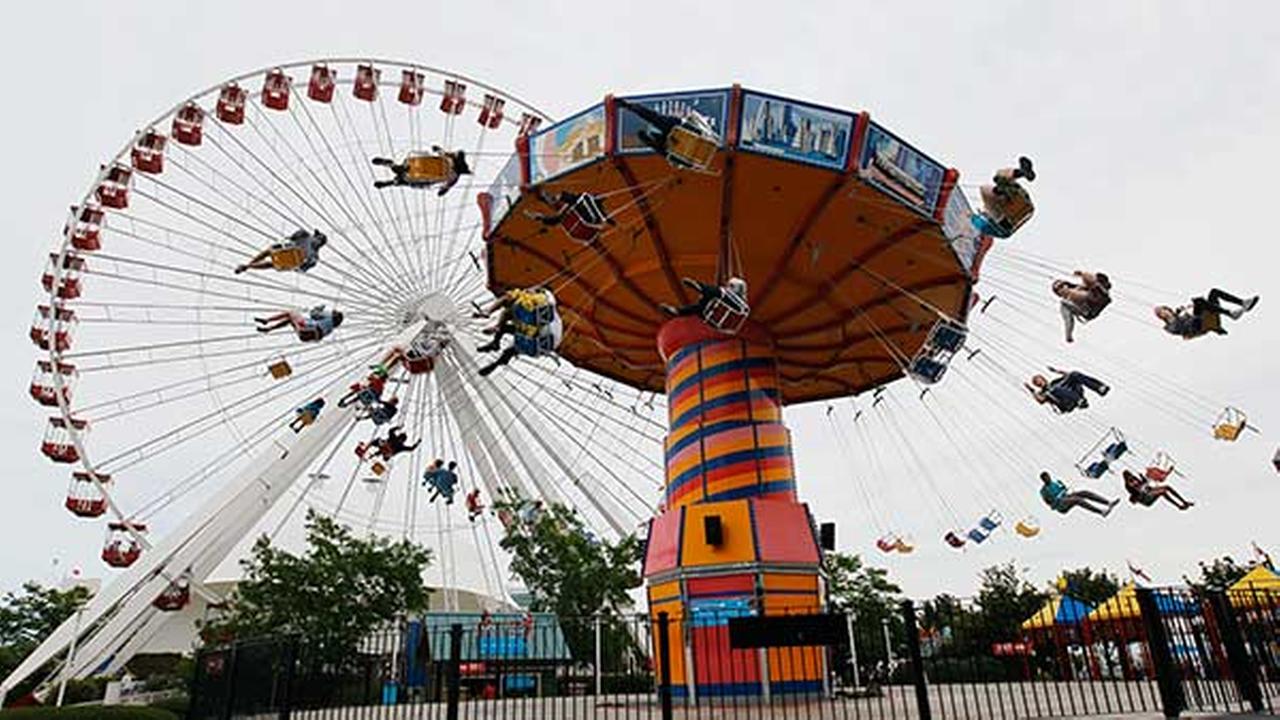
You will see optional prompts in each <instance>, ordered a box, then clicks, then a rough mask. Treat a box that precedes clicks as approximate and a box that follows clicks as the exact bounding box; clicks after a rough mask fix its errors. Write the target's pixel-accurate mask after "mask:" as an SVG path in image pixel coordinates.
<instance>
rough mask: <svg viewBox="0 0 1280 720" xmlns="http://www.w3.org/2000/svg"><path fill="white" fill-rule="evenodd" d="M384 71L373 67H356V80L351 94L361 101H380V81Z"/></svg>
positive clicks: (352, 85)
mask: <svg viewBox="0 0 1280 720" xmlns="http://www.w3.org/2000/svg"><path fill="white" fill-rule="evenodd" d="M381 79H382V71H381V70H379V69H378V68H376V67H374V66H372V65H358V66H356V79H355V82H354V83H352V84H351V94H352V95H354V96H356V98H357V99H359V100H364V101H366V102H373V101H374V100H377V99H378V81H379V80H381Z"/></svg>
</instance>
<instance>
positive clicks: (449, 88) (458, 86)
mask: <svg viewBox="0 0 1280 720" xmlns="http://www.w3.org/2000/svg"><path fill="white" fill-rule="evenodd" d="M466 107H467V86H466V85H465V84H464V83H460V82H458V81H457V80H445V81H444V97H443V98H440V110H441V112H444V113H447V114H450V115H460V114H462V111H463V110H464V109H465V108H466Z"/></svg>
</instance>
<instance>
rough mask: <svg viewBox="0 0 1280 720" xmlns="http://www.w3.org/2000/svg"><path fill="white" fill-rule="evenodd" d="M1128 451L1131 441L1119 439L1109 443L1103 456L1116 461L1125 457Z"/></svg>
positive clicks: (1110, 460)
mask: <svg viewBox="0 0 1280 720" xmlns="http://www.w3.org/2000/svg"><path fill="white" fill-rule="evenodd" d="M1127 452H1129V443H1127V442H1125V441H1124V440H1117V441H1116V442H1113V443H1111V444H1110V445H1108V446H1107V448H1106V449H1105V450H1103V451H1102V457H1103V459H1105V460H1107V461H1109V462H1115V461H1116V460H1119V459H1120V458H1121V457H1123V456H1124V454H1125V453H1127Z"/></svg>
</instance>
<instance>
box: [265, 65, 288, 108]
mask: <svg viewBox="0 0 1280 720" xmlns="http://www.w3.org/2000/svg"><path fill="white" fill-rule="evenodd" d="M292 84H293V79H292V78H290V77H289V76H288V75H285V74H284V71H283V70H281V69H280V68H276V69H274V70H272V71H271V72H269V73H267V77H266V79H264V80H263V82H262V104H263V106H265V107H268V108H271V109H272V110H288V109H289V92H290V86H291V85H292Z"/></svg>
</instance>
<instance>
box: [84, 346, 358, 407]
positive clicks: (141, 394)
mask: <svg viewBox="0 0 1280 720" xmlns="http://www.w3.org/2000/svg"><path fill="white" fill-rule="evenodd" d="M321 350H324V351H326V352H327V353H328V355H335V354H338V355H345V354H346V351H345V350H344V349H342V348H335V347H331V346H324V345H312V346H310V347H304V348H302V349H300V350H297V351H295V352H292V353H288V354H287V357H286V355H285V354H284V353H281V354H280V355H278V357H281V358H284V359H286V360H292V362H291V363H290V364H291V365H293V364H296V363H297V362H298V359H299V358H301V357H303V356H308V357H307V359H310V357H309V356H310V354H313V353H316V352H318V351H321ZM260 351H261V349H259V348H255V352H260ZM299 367H301V365H299ZM249 370H256V371H257V375H256V377H258V378H261V376H262V374H263V371H264V367H263V361H262V360H260V359H256V358H255V359H254V360H251V361H249V362H243V363H237V364H235V365H230V366H228V367H223V368H218V369H215V370H211V371H209V372H206V373H202V374H199V375H193V376H191V377H186V378H183V379H182V380H177V381H174V382H167V383H162V384H160V385H156V386H153V387H149V388H146V389H144V390H138V391H134V392H130V393H128V394H126V395H120V396H117V397H112V398H108V399H105V400H101V401H98V402H95V403H92V404H89V405H82V406H78V407H74V408H72V414H73V415H75V416H77V417H82V416H83V417H91V414H92V413H93V412H95V411H97V410H101V409H103V408H110V407H116V408H121V409H123V408H125V407H126V406H127V404H128V403H129V402H132V401H134V400H139V399H141V398H145V397H153V396H154V397H164V394H165V393H167V392H172V391H175V390H178V389H179V388H183V387H186V386H189V385H201V384H205V383H209V382H211V381H213V380H216V379H218V378H221V377H224V376H226V375H229V374H232V373H238V372H246V371H249ZM286 380H287V379H286Z"/></svg>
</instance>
